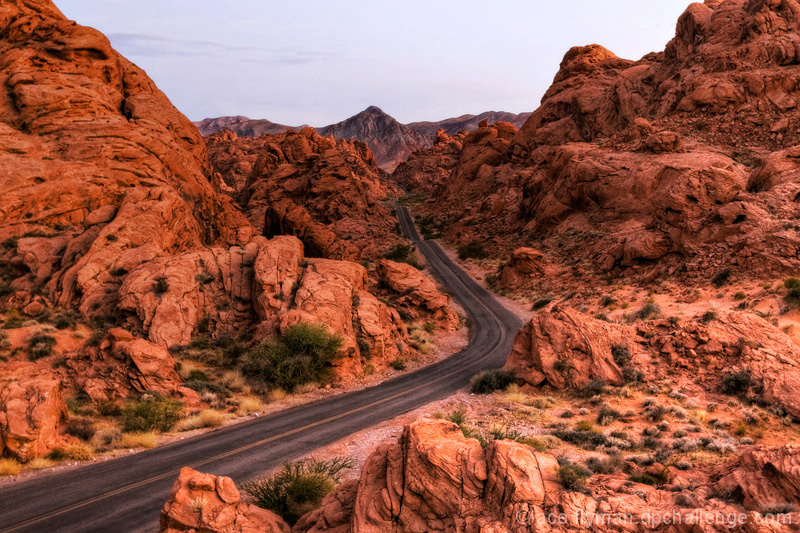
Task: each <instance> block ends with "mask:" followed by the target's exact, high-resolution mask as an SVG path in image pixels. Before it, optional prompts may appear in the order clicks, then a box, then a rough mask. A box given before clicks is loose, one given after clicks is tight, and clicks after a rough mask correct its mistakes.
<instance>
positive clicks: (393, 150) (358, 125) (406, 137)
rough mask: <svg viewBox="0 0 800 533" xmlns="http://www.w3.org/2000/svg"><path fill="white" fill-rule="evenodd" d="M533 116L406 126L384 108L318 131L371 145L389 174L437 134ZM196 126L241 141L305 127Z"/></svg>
mask: <svg viewBox="0 0 800 533" xmlns="http://www.w3.org/2000/svg"><path fill="white" fill-rule="evenodd" d="M530 115H531V114H530V113H520V114H518V115H517V114H514V113H506V112H504V111H487V112H485V113H481V114H480V115H461V116H460V117H455V118H448V119H445V120H440V121H436V122H412V123H410V124H402V123H400V122H398V121H397V120H396V119H395V118H393V117H392V116H391V115H388V114H386V113H384V112H383V111H382V110H381V109H380V108H378V107H375V106H370V107H368V108H367V109H365V110H364V111H362V112H361V113H358V114H357V115H354V116H352V117H350V118H348V119H347V120H344V121H342V122H339V123H337V124H331V125H330V126H325V127H322V128H315V129H316V130H317V132H319V133H320V134H321V135H333V136H334V137H335V138H337V139H357V140H359V141H363V142H365V143H367V145H368V146H369V148H370V150H372V153H373V154H375V160H376V161H377V163H378V165H379V166H380V167H381V168H382V169H383V170H385V171H386V172H393V171H394V169H395V168H397V166H398V165H399V164H400V163H402V162H403V161H405V160H406V159H408V156H409V155H411V154H412V153H413V152H414V151H416V150H419V149H422V148H430V147H431V146H432V145H433V139H434V137H435V136H436V132H437V131H439V130H440V129H444V130H445V132H446V133H448V134H450V135H452V134H455V133H458V132H459V131H465V130H466V131H471V130H475V129H477V128H478V124H480V123H481V121H483V120H488V121H489V123H490V124H493V123H495V122H498V121H504V122H510V123H511V124H513V125H514V126H516V127H518V128H519V127H521V126H522V125H523V124H524V123H525V121H526V120H528V117H529V116H530ZM195 125H196V126H197V128H198V129H199V130H200V133H202V134H203V135H211V134H213V133H217V132H218V131H222V130H230V131H233V132H235V133H236V134H237V135H239V136H240V137H258V136H261V135H265V134H274V133H283V132H285V131H288V130H291V129H293V130H297V129H300V128H302V127H304V126H286V125H284V124H276V123H274V122H270V121H269V120H266V119H250V118H247V117H243V116H235V117H219V118H207V119H205V120H203V121H200V122H195Z"/></svg>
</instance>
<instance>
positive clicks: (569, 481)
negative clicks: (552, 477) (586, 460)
mask: <svg viewBox="0 0 800 533" xmlns="http://www.w3.org/2000/svg"><path fill="white" fill-rule="evenodd" d="M557 473H558V479H559V480H561V484H562V485H564V488H565V489H567V490H571V491H576V492H582V491H583V490H584V489H585V488H586V478H588V477H590V476H591V475H592V472H591V471H590V470H588V469H587V468H586V467H584V466H582V465H579V464H577V463H571V462H565V463H564V464H562V465H561V466H559V467H558V470H557Z"/></svg>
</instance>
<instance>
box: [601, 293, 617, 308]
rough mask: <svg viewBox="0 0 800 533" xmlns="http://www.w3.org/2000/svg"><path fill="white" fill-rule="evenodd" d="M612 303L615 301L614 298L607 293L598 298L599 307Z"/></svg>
mask: <svg viewBox="0 0 800 533" xmlns="http://www.w3.org/2000/svg"><path fill="white" fill-rule="evenodd" d="M614 303H616V300H614V298H613V297H611V296H609V295H605V296H603V297H602V298H600V307H608V306H609V305H612V304H614Z"/></svg>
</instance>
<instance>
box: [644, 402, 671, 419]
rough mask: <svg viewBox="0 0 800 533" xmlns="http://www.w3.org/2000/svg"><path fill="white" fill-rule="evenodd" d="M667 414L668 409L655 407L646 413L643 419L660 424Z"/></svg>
mask: <svg viewBox="0 0 800 533" xmlns="http://www.w3.org/2000/svg"><path fill="white" fill-rule="evenodd" d="M668 412H669V409H667V408H666V407H664V406H663V405H656V406H654V407H652V408H651V409H649V410H648V411H647V414H646V415H645V418H647V420H649V421H650V422H660V421H661V420H663V419H664V417H665V416H666V415H667V413H668Z"/></svg>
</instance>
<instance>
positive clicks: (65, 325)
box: [52, 311, 78, 329]
mask: <svg viewBox="0 0 800 533" xmlns="http://www.w3.org/2000/svg"><path fill="white" fill-rule="evenodd" d="M52 322H53V325H54V326H55V327H56V329H75V327H76V326H77V325H78V316H77V314H76V313H75V312H74V311H62V312H60V313H58V314H56V315H55V316H54V317H53V319H52Z"/></svg>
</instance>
